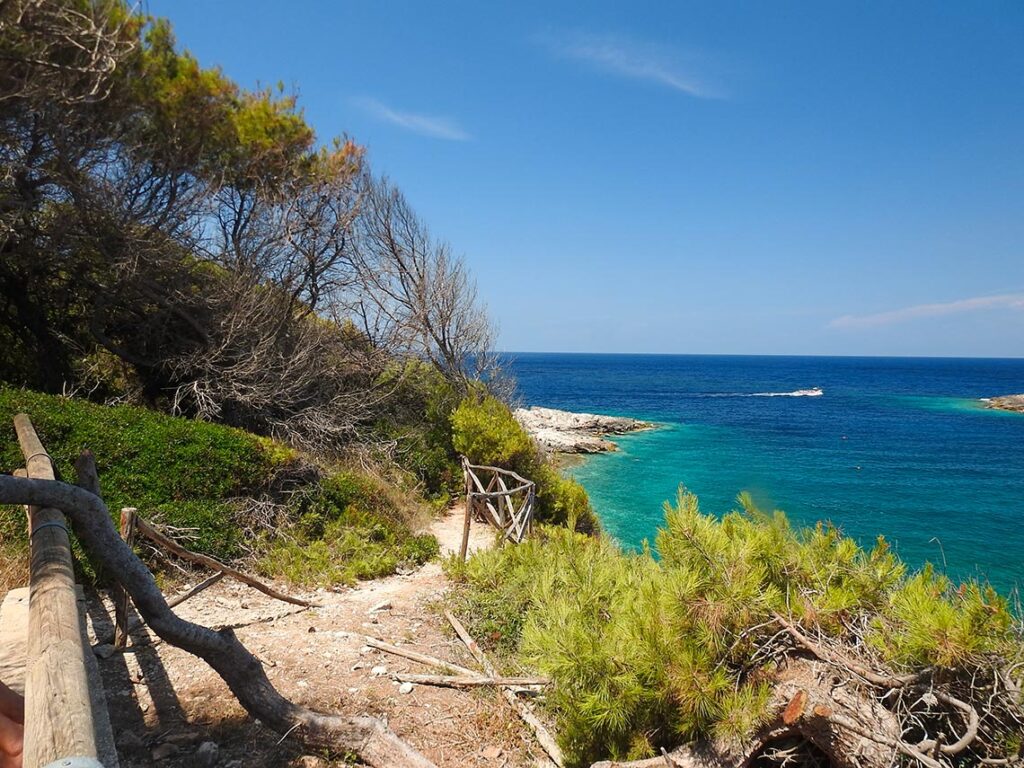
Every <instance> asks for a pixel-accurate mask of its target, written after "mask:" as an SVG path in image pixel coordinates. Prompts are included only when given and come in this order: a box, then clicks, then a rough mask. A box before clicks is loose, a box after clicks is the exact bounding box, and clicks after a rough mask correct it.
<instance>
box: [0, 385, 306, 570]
mask: <svg viewBox="0 0 1024 768" xmlns="http://www.w3.org/2000/svg"><path fill="white" fill-rule="evenodd" d="M19 412H25V413H27V414H28V415H29V417H30V418H31V419H32V423H33V425H34V426H35V428H36V431H37V432H38V433H39V437H40V439H41V440H42V442H43V445H44V446H46V449H47V450H48V451H49V452H50V455H51V456H52V457H53V459H54V461H55V463H56V465H57V468H58V470H59V471H60V473H61V475H62V476H63V477H64V478H65V479H73V478H74V476H75V474H74V461H75V459H76V458H77V457H78V454H79V453H80V452H81V451H82V450H84V449H86V448H88V449H89V450H91V451H92V452H93V453H94V454H95V456H96V464H97V468H98V470H99V474H100V483H101V485H102V487H103V496H104V500H105V501H106V503H107V506H108V507H109V508H110V509H111V512H112V513H113V514H116V513H117V510H119V509H120V508H121V507H138V508H139V510H140V511H141V513H142V514H144V515H145V516H146V517H156V518H159V519H160V520H162V521H164V522H166V523H168V524H170V525H174V526H178V527H182V528H193V529H195V532H194V535H195V536H196V540H195V541H194V542H193V543H192V545H191V546H193V547H194V548H196V549H197V550H200V551H203V552H207V553H209V554H212V555H214V556H218V557H231V556H234V555H236V554H238V529H237V527H236V526H234V525H230V524H228V523H229V522H230V521H232V519H233V517H234V510H235V506H234V505H233V503H232V501H231V500H232V499H237V498H241V497H247V496H252V495H257V494H259V493H261V492H262V491H263V490H265V489H266V488H267V487H268V486H269V484H270V482H271V480H272V478H273V477H274V475H275V474H276V473H277V472H280V471H283V470H285V469H286V468H287V467H288V466H289V465H290V464H292V463H294V462H297V461H298V456H297V454H296V453H295V452H293V451H291V450H290V449H288V448H286V447H284V446H282V445H280V444H278V443H274V442H272V441H270V440H267V439H264V438H260V437H256V436H255V435H251V434H249V433H247V432H243V431H241V430H238V429H232V428H230V427H224V426H220V425H218V424H208V423H205V422H196V421H190V420H187V419H178V418H172V417H168V416H164V415H161V414H159V413H156V412H154V411H149V410H146V409H144V408H134V407H130V406H118V407H107V406H102V405H95V404H93V403H88V402H85V401H82V400H77V399H72V398H64V397H56V396H52V395H43V394H39V393H35V392H28V391H25V390H19V389H12V388H6V387H4V388H0V434H2V435H3V436H4V437H3V439H2V440H0V466H2V467H3V468H4V469H5V470H7V471H10V470H12V469H14V468H15V467H20V466H23V465H24V460H23V458H22V455H21V451H20V450H19V448H18V443H17V440H16V439H15V434H14V427H13V426H12V424H11V419H12V418H13V417H14V415H15V414H16V413H19ZM5 522H6V526H5V527H6V531H5V533H6V534H7V536H15V537H19V536H22V535H23V532H24V525H23V524H22V522H21V520H20V519H19V514H18V513H15V514H14V515H5ZM7 536H5V538H7Z"/></svg>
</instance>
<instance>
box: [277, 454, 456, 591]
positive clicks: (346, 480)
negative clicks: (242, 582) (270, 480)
mask: <svg viewBox="0 0 1024 768" xmlns="http://www.w3.org/2000/svg"><path fill="white" fill-rule="evenodd" d="M289 506H290V509H289V518H290V519H291V520H293V521H294V523H293V525H292V526H291V527H290V529H289V530H286V531H283V532H282V535H281V536H279V537H278V538H277V539H275V540H274V541H273V542H270V543H269V545H268V546H267V548H266V551H265V553H264V554H263V555H262V556H261V558H260V561H259V567H260V570H261V571H262V572H263V573H265V574H266V575H268V576H274V577H281V578H284V579H286V580H288V581H290V582H292V583H295V584H300V585H302V586H312V585H317V584H351V583H352V582H354V581H355V580H357V579H374V578H378V577H380V576H385V575H387V574H390V573H394V572H395V569H396V568H398V567H399V566H404V567H412V566H417V565H422V564H423V563H425V562H427V561H428V560H430V559H432V558H434V557H436V556H437V554H438V551H439V550H438V544H437V539H435V538H434V537H433V536H430V535H415V534H413V533H412V531H411V529H410V527H409V525H407V524H406V522H405V520H404V518H405V516H406V513H405V511H403V510H402V509H400V508H399V505H398V503H396V496H395V493H394V491H393V489H391V488H390V487H389V486H388V485H387V484H386V483H384V482H383V481H381V480H379V479H378V478H375V477H373V476H372V475H368V474H365V473H360V472H354V471H351V470H343V471H339V472H337V473H335V474H333V475H330V476H329V477H327V478H326V479H325V480H323V481H322V482H321V483H320V485H318V486H314V487H309V488H307V489H304V490H303V491H302V492H299V493H296V494H294V495H293V496H292V498H291V500H290V504H289Z"/></svg>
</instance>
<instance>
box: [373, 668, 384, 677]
mask: <svg viewBox="0 0 1024 768" xmlns="http://www.w3.org/2000/svg"><path fill="white" fill-rule="evenodd" d="M387 673H388V668H387V667H381V666H378V667H374V668H373V669H371V670H370V674H371V675H372V676H373V677H384V675H386V674H387Z"/></svg>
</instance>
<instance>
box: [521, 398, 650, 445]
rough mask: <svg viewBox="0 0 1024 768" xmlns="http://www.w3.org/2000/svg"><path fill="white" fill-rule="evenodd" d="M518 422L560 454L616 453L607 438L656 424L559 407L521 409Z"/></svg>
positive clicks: (538, 440)
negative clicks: (560, 408)
mask: <svg viewBox="0 0 1024 768" xmlns="http://www.w3.org/2000/svg"><path fill="white" fill-rule="evenodd" d="M515 417H516V420H517V421H518V422H519V423H520V424H522V425H523V429H525V430H526V431H527V432H529V433H530V435H531V436H532V437H533V439H534V440H536V441H537V442H538V443H540V445H541V446H542V447H543V448H546V449H547V450H549V451H555V452H557V453H601V452H604V451H614V450H615V449H616V446H615V443H613V442H611V441H609V440H605V439H604V435H621V434H625V433H627V432H637V431H639V430H642V429H650V428H652V427H653V426H654V425H653V424H648V423H647V422H644V421H637V420H636V419H630V418H626V417H623V416H601V415H598V414H594V413H572V412H570V411H559V410H557V409H555V408H540V407H537V406H533V407H531V408H517V409H516V411H515Z"/></svg>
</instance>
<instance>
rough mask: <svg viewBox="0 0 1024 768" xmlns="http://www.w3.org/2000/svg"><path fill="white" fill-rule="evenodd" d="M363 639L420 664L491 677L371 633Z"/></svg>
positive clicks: (517, 689)
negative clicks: (394, 643)
mask: <svg viewBox="0 0 1024 768" xmlns="http://www.w3.org/2000/svg"><path fill="white" fill-rule="evenodd" d="M363 639H364V640H366V644H367V645H368V646H370V647H371V648H376V649H377V650H378V651H384V652H385V653H390V654H392V655H393V656H401V657H403V658H406V659H411V660H412V661H418V662H419V663H420V664H426V665H427V666H428V667H436V668H437V669H442V670H445V671H447V672H455V673H456V674H457V675H459V676H461V677H474V678H480V679H481V680H488V679H490V678H488V677H487V676H486V675H482V674H480V673H479V672H477V671H476V670H475V669H469V668H467V667H463V666H460V665H458V664H453V663H452V662H450V661H445V660H444V659H438V658H436V657H434V656H428V655H427V654H425V653H420V652H419V651H414V650H412V649H411V648H403V647H401V646H397V645H391V644H389V643H385V642H384V641H383V640H378V639H377V638H375V637H370V636H369V635H364V636H363ZM510 687H511V689H512V690H513V691H514V692H515V693H525V694H528V695H531V696H532V695H535V694H536V693H537V691H536V690H535V689H534V688H530V687H528V686H520V685H513V686H510Z"/></svg>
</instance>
